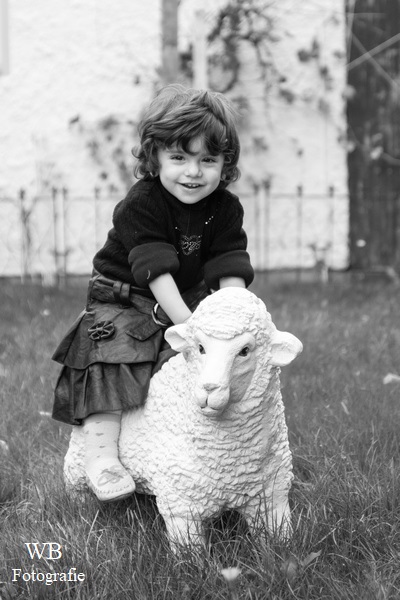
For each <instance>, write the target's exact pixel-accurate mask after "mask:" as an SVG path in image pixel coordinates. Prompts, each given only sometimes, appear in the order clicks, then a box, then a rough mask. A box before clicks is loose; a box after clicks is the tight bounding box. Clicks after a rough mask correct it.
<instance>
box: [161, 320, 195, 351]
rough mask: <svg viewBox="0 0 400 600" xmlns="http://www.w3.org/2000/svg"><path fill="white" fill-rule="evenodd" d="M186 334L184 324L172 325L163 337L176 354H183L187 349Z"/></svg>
mask: <svg viewBox="0 0 400 600" xmlns="http://www.w3.org/2000/svg"><path fill="white" fill-rule="evenodd" d="M187 334H188V331H187V326H186V325H185V323H180V324H179V325H172V327H169V328H168V329H167V330H166V332H165V336H164V337H165V339H166V340H167V342H168V344H169V345H170V346H171V348H172V349H173V350H176V352H183V351H184V350H187V348H188V347H189V342H188V341H187Z"/></svg>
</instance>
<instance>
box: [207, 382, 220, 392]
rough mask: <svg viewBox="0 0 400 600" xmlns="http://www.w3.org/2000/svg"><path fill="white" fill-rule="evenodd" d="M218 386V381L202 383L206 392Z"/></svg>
mask: <svg viewBox="0 0 400 600" xmlns="http://www.w3.org/2000/svg"><path fill="white" fill-rule="evenodd" d="M219 387H220V386H219V385H218V383H203V388H204V389H205V390H206V392H213V391H214V390H216V389H217V388H219Z"/></svg>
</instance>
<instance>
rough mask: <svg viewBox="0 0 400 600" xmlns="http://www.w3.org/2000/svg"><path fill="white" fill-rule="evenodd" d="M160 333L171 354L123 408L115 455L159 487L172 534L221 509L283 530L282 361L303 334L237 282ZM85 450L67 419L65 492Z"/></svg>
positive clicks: (146, 488)
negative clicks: (140, 397)
mask: <svg viewBox="0 0 400 600" xmlns="http://www.w3.org/2000/svg"><path fill="white" fill-rule="evenodd" d="M165 338H166V340H167V341H168V342H169V344H170V345H171V347H172V348H173V349H174V350H176V351H178V354H177V355H176V356H173V357H172V358H170V360H169V361H168V362H167V363H165V364H164V366H163V367H162V369H161V370H160V371H159V372H158V373H156V374H155V375H154V376H153V378H152V380H151V383H150V389H149V392H148V396H147V400H146V403H145V406H143V407H141V408H138V409H134V410H131V411H128V412H126V413H124V414H123V416H122V423H121V433H120V440H119V448H120V459H121V462H122V463H123V464H124V466H125V468H126V469H127V470H128V471H129V472H130V473H131V475H132V477H133V478H134V480H135V482H136V488H137V491H138V492H140V493H145V494H151V495H154V496H156V502H157V507H158V509H159V512H160V514H161V515H162V517H163V519H164V521H165V525H166V528H167V533H168V536H169V539H170V541H171V542H173V543H178V544H179V543H180V544H189V543H191V542H196V541H197V542H198V541H199V539H200V540H204V524H205V522H206V521H207V520H209V519H211V518H214V517H216V516H218V515H219V514H220V513H221V512H222V511H224V510H228V509H229V510H235V511H238V512H239V513H241V514H242V515H243V516H244V518H245V519H246V521H247V522H248V524H249V526H250V527H251V525H252V524H254V523H255V522H256V520H257V519H258V518H261V519H263V521H264V522H265V523H266V525H267V528H268V530H270V531H272V532H277V533H279V534H281V535H283V536H285V537H287V536H288V535H290V531H291V527H290V509H289V504H288V493H289V488H290V485H291V480H292V476H293V475H292V457H291V452H290V450H289V444H288V435H287V427H286V422H285V416H284V407H283V403H282V397H281V392H280V383H279V372H280V369H279V367H281V366H284V365H287V364H289V363H290V362H291V361H292V360H293V359H294V358H295V357H296V356H297V354H299V353H300V352H301V350H302V344H301V342H300V341H299V340H298V339H297V338H296V337H294V336H293V335H291V334H290V333H286V332H280V331H278V330H277V329H276V327H275V325H274V324H273V323H272V320H271V316H270V315H269V313H268V312H267V309H266V307H265V304H264V303H263V302H262V300H260V299H259V298H257V297H256V296H255V295H254V294H253V293H252V292H250V291H248V290H245V289H242V288H224V289H221V290H219V291H217V292H215V293H213V294H211V295H210V296H208V297H207V298H206V299H204V300H203V301H202V302H201V303H200V305H199V306H198V308H197V309H196V311H195V312H194V313H193V314H192V316H191V317H190V318H189V319H188V320H187V321H186V322H185V323H184V324H180V325H174V326H172V327H170V328H169V329H168V330H167V331H166V333H165ZM83 451H84V442H83V434H82V428H81V427H74V428H73V431H72V435H71V440H70V445H69V449H68V452H67V454H66V457H65V464H64V477H65V483H66V488H67V491H68V490H69V491H70V492H79V491H82V490H83V489H84V488H85V475H84V470H83Z"/></svg>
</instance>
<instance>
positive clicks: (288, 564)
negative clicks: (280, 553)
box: [281, 555, 299, 585]
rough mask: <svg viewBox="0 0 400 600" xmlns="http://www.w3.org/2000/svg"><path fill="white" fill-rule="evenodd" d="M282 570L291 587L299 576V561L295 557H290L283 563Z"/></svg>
mask: <svg viewBox="0 0 400 600" xmlns="http://www.w3.org/2000/svg"><path fill="white" fill-rule="evenodd" d="M281 569H282V572H283V574H284V575H285V577H286V579H287V580H288V582H289V583H290V585H292V584H293V583H294V581H295V579H296V577H297V574H298V570H299V561H298V560H297V558H296V557H295V556H293V555H292V556H289V558H288V559H286V560H285V561H284V562H283V564H282V567H281Z"/></svg>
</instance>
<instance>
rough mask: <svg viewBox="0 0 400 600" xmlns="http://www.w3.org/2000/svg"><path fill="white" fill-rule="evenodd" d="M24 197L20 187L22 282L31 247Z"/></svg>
mask: <svg viewBox="0 0 400 600" xmlns="http://www.w3.org/2000/svg"><path fill="white" fill-rule="evenodd" d="M25 198H26V194H25V190H23V189H21V190H20V191H19V202H20V206H19V208H20V211H19V214H20V218H21V228H22V231H21V234H22V240H21V241H22V243H21V250H22V273H21V281H22V283H26V282H27V281H28V275H29V259H30V256H29V252H30V247H31V241H32V240H31V232H30V224H29V217H30V210H28V209H27V208H26V206H25Z"/></svg>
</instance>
